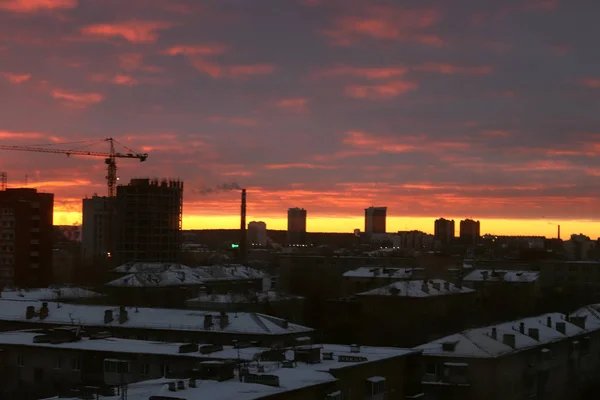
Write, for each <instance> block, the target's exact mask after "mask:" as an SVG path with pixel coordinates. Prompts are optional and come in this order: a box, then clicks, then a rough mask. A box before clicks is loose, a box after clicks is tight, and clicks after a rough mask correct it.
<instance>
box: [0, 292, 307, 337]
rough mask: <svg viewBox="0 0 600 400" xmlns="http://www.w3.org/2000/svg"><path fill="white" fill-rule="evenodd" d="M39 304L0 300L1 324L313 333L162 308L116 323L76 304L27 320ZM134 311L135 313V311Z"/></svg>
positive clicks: (236, 316)
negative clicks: (28, 312) (206, 324)
mask: <svg viewBox="0 0 600 400" xmlns="http://www.w3.org/2000/svg"><path fill="white" fill-rule="evenodd" d="M41 305H42V303H41V302H39V301H12V300H0V321H22V322H27V321H30V322H35V323H47V324H55V325H56V324H65V325H84V326H119V327H124V328H145V329H162V330H164V329H169V330H182V331H210V332H223V333H240V334H257V335H283V334H289V333H299V332H312V331H313V329H312V328H308V327H306V326H302V325H297V324H292V323H288V322H287V321H285V320H283V319H280V318H276V317H272V316H269V315H264V314H257V313H247V312H238V313H233V312H231V313H225V314H226V315H227V316H228V323H227V325H226V326H225V327H224V328H222V329H221V327H220V318H221V317H220V313H219V312H211V311H198V310H180V309H164V308H144V307H140V308H137V309H136V308H135V307H126V310H127V317H128V319H127V321H125V322H123V323H122V324H120V323H119V312H120V311H119V307H114V306H113V307H110V306H90V305H79V304H67V303H60V307H58V306H57V303H48V309H49V313H48V316H47V317H46V318H45V319H43V320H40V319H39V317H34V318H32V319H30V320H28V319H27V318H26V308H27V306H34V307H35V308H36V310H39V309H40V307H41ZM105 310H113V316H114V320H113V322H110V323H107V324H106V323H104V312H105ZM136 310H137V311H136ZM206 315H211V316H212V321H213V325H212V326H211V327H210V328H207V329H205V328H204V317H205V316H206Z"/></svg>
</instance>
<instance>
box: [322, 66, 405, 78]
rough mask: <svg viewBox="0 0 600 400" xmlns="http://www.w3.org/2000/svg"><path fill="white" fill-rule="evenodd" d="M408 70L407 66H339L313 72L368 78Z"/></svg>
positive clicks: (396, 74)
mask: <svg viewBox="0 0 600 400" xmlns="http://www.w3.org/2000/svg"><path fill="white" fill-rule="evenodd" d="M407 71H408V69H407V68H405V67H383V68H360V67H349V66H338V67H335V68H331V69H326V70H323V71H319V72H317V73H315V74H313V76H314V77H319V76H355V77H360V78H366V79H373V80H374V79H388V78H395V77H398V76H402V75H404V74H405V73H406V72H407Z"/></svg>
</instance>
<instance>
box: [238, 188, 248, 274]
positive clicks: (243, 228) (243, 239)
mask: <svg viewBox="0 0 600 400" xmlns="http://www.w3.org/2000/svg"><path fill="white" fill-rule="evenodd" d="M240 214H241V215H240V217H241V220H240V257H239V258H240V264H245V263H246V243H247V242H248V239H247V238H246V189H242V207H241V213H240Z"/></svg>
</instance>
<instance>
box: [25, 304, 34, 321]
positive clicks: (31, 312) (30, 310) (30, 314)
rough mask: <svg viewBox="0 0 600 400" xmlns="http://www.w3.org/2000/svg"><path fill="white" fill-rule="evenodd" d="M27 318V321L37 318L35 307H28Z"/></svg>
mask: <svg viewBox="0 0 600 400" xmlns="http://www.w3.org/2000/svg"><path fill="white" fill-rule="evenodd" d="M25 316H26V317H27V319H32V318H33V317H35V306H27V310H26V311H25Z"/></svg>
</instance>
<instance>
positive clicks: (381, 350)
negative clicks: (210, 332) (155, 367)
mask: <svg viewBox="0 0 600 400" xmlns="http://www.w3.org/2000/svg"><path fill="white" fill-rule="evenodd" d="M302 348H304V349H310V348H313V349H320V358H319V362H317V363H315V364H306V363H304V362H297V363H290V364H292V365H284V363H280V362H269V361H261V362H260V366H261V369H260V370H259V369H258V363H255V362H253V363H250V364H249V365H248V372H249V373H250V374H253V375H261V376H265V375H266V376H270V377H275V378H276V379H277V380H278V381H279V385H278V386H269V385H268V384H257V383H249V382H248V383H246V382H242V381H240V378H239V375H238V373H237V371H236V376H235V377H234V378H233V379H229V380H226V381H223V382H216V381H209V380H202V381H197V382H196V387H195V388H194V387H190V386H189V382H188V381H185V384H184V386H185V389H183V390H177V391H175V392H173V391H170V390H169V388H168V383H169V382H173V381H177V379H158V380H153V381H145V382H140V383H136V384H131V385H129V386H128V391H127V395H128V399H129V400H148V399H149V398H150V397H151V396H164V397H171V398H177V399H183V400H198V399H211V400H229V399H236V400H255V399H260V398H263V397H266V396H269V395H273V394H277V393H283V392H287V391H290V390H297V389H301V388H307V387H310V386H315V385H320V384H325V383H330V382H335V381H336V380H337V379H336V378H335V377H334V376H333V375H332V374H331V371H332V370H335V369H339V368H345V367H350V366H354V365H358V364H362V363H368V362H374V361H379V360H384V359H388V358H394V357H401V356H405V355H409V354H415V353H417V351H415V350H407V349H399V348H386V347H360V348H358V347H355V348H354V351H352V349H351V346H345V345H330V344H324V345H313V346H304V347H302ZM357 350H358V351H357ZM285 358H286V359H287V360H293V358H294V352H293V350H287V351H285ZM373 378H376V377H373ZM101 398H102V400H118V396H115V397H101Z"/></svg>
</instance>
